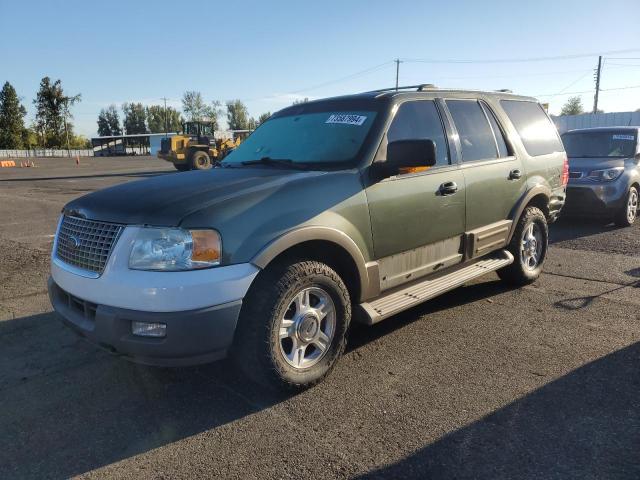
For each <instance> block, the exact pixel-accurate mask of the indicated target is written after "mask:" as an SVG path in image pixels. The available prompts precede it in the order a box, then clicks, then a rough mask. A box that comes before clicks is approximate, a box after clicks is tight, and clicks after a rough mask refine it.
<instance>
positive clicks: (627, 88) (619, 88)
mask: <svg viewBox="0 0 640 480" xmlns="http://www.w3.org/2000/svg"><path fill="white" fill-rule="evenodd" d="M634 88H640V85H629V86H626V87H615V88H601V89H600V92H613V91H615V90H632V89H634ZM591 92H593V90H580V91H579V92H563V93H545V94H539V95H532V97H555V96H557V95H578V94H580V93H591Z"/></svg>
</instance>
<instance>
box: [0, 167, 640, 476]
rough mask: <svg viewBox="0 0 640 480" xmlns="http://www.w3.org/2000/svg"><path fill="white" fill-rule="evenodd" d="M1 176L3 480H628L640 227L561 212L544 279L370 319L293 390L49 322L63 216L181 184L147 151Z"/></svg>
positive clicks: (638, 437)
mask: <svg viewBox="0 0 640 480" xmlns="http://www.w3.org/2000/svg"><path fill="white" fill-rule="evenodd" d="M36 165H38V166H37V167H35V168H25V169H20V168H3V169H0V241H1V242H2V245H1V248H0V445H1V448H0V477H1V478H66V477H70V476H76V475H78V476H86V477H88V478H91V477H95V478H104V477H110V478H172V479H173V478H195V477H219V478H242V479H252V478H256V479H258V478H260V479H269V478H295V479H299V478H436V479H440V478H447V479H448V478H480V479H498V478H545V479H547V478H563V479H564V478H576V479H577V478H579V479H590V478H593V479H596V478H598V479H600V478H629V479H635V478H640V308H639V307H640V222H638V223H637V224H636V225H635V226H634V227H631V228H627V229H620V228H616V227H614V226H612V225H608V226H606V225H602V224H599V223H584V222H567V221H561V222H559V223H557V224H555V225H553V226H552V227H551V247H550V250H549V257H548V260H547V263H546V266H545V273H544V274H543V275H542V277H541V278H540V279H539V281H538V282H536V283H535V284H534V285H531V286H528V287H525V288H521V289H511V288H508V287H506V286H504V285H503V284H502V283H501V282H500V281H499V280H498V278H497V276H496V275H495V274H491V275H487V276H486V277H483V278H481V279H479V280H478V281H476V282H473V283H471V284H469V285H466V286H464V287H462V288H459V289H457V290H455V291H453V292H450V293H448V294H446V295H444V296H442V297H440V298H438V299H436V300H433V301H430V302H428V303H425V304H423V305H421V306H418V307H416V308H413V309H411V310H409V311H407V312H404V313H402V314H400V315H397V316H395V317H393V318H391V319H389V320H386V321H385V322H382V323H380V324H379V325H376V326H374V327H364V326H358V325H356V326H355V327H354V328H353V329H352V331H351V332H350V337H349V346H348V350H347V353H346V355H345V356H344V358H343V359H342V360H341V361H340V362H339V364H338V365H337V367H336V368H335V369H334V371H333V372H332V374H331V375H330V376H329V377H328V378H327V379H326V381H325V382H323V383H322V384H320V385H318V386H317V387H315V388H313V389H310V390H308V391H305V392H303V393H300V394H298V395H286V394H278V393H274V392H271V391H266V390H264V389H262V388H259V387H256V386H254V385H252V384H250V383H247V382H245V381H244V379H243V378H242V377H241V376H239V375H238V374H237V373H236V372H235V371H234V370H233V369H232V367H231V366H230V365H229V364H228V363H227V362H218V363H216V364H212V365H207V366H202V367H197V368H183V369H154V368H150V367H144V366H139V365H134V364H131V363H128V362H126V361H123V360H121V359H118V358H116V357H112V356H110V355H109V354H107V353H104V352H102V351H101V350H99V349H97V348H96V347H94V346H92V345H90V344H88V343H87V342H85V341H84V340H82V339H80V338H78V337H76V336H75V335H74V334H73V333H72V332H71V331H69V330H68V329H67V328H65V327H64V326H63V325H62V324H61V323H60V322H59V321H58V320H57V318H56V316H55V314H54V313H52V312H51V307H50V305H49V302H48V299H47V294H46V279H47V275H48V258H49V252H50V249H51V243H52V238H53V234H54V231H55V226H56V222H57V218H58V215H59V212H60V209H61V208H62V206H63V205H64V204H65V203H66V202H68V201H69V200H71V199H73V198H76V197H78V196H80V195H82V194H84V193H86V192H90V191H93V190H95V189H98V188H102V187H105V186H108V185H113V184H116V183H120V182H125V181H136V180H139V179H142V178H145V177H149V176H152V175H164V174H170V175H179V174H180V173H177V172H175V171H174V170H173V168H172V167H171V166H170V165H168V164H167V163H165V162H162V161H160V160H157V159H153V158H150V157H128V158H113V159H100V158H91V159H81V163H80V165H76V164H75V162H74V160H72V159H40V160H37V161H36Z"/></svg>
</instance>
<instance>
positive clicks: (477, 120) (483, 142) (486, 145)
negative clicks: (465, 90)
mask: <svg viewBox="0 0 640 480" xmlns="http://www.w3.org/2000/svg"><path fill="white" fill-rule="evenodd" d="M447 107H448V108H449V112H451V117H452V118H453V123H454V124H455V125H456V128H457V130H458V135H459V136H460V145H462V161H463V162H473V161H474V160H493V159H496V158H498V152H497V150H496V141H495V139H494V137H493V132H492V130H491V126H490V125H489V122H488V121H487V117H486V116H485V114H484V111H483V110H482V107H481V106H480V103H478V101H475V100H447Z"/></svg>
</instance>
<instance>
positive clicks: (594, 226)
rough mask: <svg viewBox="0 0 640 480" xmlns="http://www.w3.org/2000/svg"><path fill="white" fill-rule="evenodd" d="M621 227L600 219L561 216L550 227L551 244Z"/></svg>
mask: <svg viewBox="0 0 640 480" xmlns="http://www.w3.org/2000/svg"><path fill="white" fill-rule="evenodd" d="M620 229H621V227H618V226H616V225H615V224H613V223H607V222H605V221H604V220H598V219H583V218H573V217H569V218H560V219H559V220H558V221H557V222H556V223H554V224H553V225H551V226H550V227H549V244H551V245H553V244H555V243H560V242H565V241H570V240H576V239H578V238H581V237H588V236H591V235H598V234H601V233H607V232H612V231H615V230H620Z"/></svg>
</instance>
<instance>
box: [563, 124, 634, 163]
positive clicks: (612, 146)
mask: <svg viewBox="0 0 640 480" xmlns="http://www.w3.org/2000/svg"><path fill="white" fill-rule="evenodd" d="M562 141H563V143H564V148H565V149H566V151H567V155H568V156H569V157H573V158H575V157H580V158H602V157H614V158H628V157H633V156H634V155H635V154H636V144H637V136H636V134H635V132H633V131H629V130H627V131H624V130H618V131H616V130H609V131H604V132H600V131H593V132H574V133H565V134H564V135H562Z"/></svg>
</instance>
